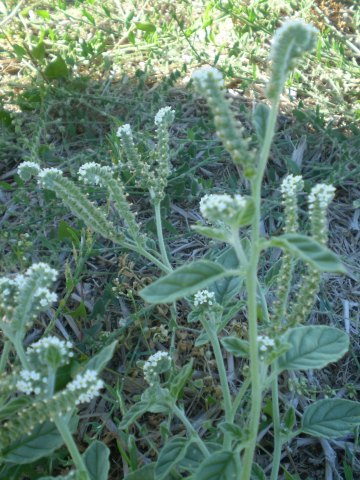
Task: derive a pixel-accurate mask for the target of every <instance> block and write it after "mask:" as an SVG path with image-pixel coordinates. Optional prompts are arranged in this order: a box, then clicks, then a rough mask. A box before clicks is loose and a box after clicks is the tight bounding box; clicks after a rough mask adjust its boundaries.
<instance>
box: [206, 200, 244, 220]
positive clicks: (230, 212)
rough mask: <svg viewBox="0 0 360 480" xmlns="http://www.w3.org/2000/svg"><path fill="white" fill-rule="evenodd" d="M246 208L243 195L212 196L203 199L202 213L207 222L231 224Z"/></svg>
mask: <svg viewBox="0 0 360 480" xmlns="http://www.w3.org/2000/svg"><path fill="white" fill-rule="evenodd" d="M245 206H246V199H245V198H244V197H242V196H241V195H234V196H233V197H232V196H231V195H228V194H222V195H219V194H212V195H205V196H204V197H203V198H202V199H201V201H200V212H201V214H202V216H203V217H204V218H206V219H207V220H210V221H217V220H221V221H223V222H225V223H229V222H230V223H231V222H232V221H234V220H235V218H236V216H237V215H238V214H239V211H241V210H242V209H243V208H244V207H245Z"/></svg>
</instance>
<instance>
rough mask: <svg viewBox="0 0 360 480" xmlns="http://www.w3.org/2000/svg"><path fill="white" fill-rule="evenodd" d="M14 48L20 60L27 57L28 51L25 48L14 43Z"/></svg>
mask: <svg viewBox="0 0 360 480" xmlns="http://www.w3.org/2000/svg"><path fill="white" fill-rule="evenodd" d="M12 48H13V50H14V52H15V53H16V55H17V56H18V57H20V58H22V57H26V55H27V51H26V50H25V48H24V47H22V46H21V45H18V44H16V43H14V44H13V45H12Z"/></svg>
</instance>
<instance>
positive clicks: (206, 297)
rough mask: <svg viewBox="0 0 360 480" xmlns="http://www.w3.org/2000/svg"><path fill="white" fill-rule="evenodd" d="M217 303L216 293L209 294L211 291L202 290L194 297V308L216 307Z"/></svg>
mask: <svg viewBox="0 0 360 480" xmlns="http://www.w3.org/2000/svg"><path fill="white" fill-rule="evenodd" d="M214 302H215V293H214V292H209V290H200V291H199V292H197V293H195V295H194V306H195V307H198V306H199V305H209V306H211V305H214Z"/></svg>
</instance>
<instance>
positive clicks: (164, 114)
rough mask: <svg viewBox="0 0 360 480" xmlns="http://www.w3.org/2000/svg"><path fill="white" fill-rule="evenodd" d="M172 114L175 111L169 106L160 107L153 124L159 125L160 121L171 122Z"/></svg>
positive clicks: (172, 119)
mask: <svg viewBox="0 0 360 480" xmlns="http://www.w3.org/2000/svg"><path fill="white" fill-rule="evenodd" d="M174 115H175V112H174V110H173V109H172V108H171V107H163V108H160V110H159V111H158V112H157V114H156V115H155V118H154V121H155V125H160V124H161V123H166V124H170V123H172V122H173V121H174Z"/></svg>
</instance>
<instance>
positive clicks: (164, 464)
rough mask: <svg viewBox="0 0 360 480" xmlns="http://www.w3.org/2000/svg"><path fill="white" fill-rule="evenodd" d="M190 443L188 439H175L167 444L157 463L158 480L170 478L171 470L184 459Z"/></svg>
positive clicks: (156, 474) (156, 473)
mask: <svg viewBox="0 0 360 480" xmlns="http://www.w3.org/2000/svg"><path fill="white" fill-rule="evenodd" d="M189 443H190V442H189V440H188V439H187V438H184V437H174V438H172V439H171V440H170V441H169V442H167V443H166V444H165V446H164V447H163V448H162V450H161V452H160V454H159V457H158V460H157V462H156V467H155V476H156V480H163V479H166V478H168V474H169V473H170V471H171V469H172V468H173V467H174V466H175V465H176V464H177V463H178V462H179V461H180V460H182V459H183V458H184V456H185V453H186V450H187V448H188V445H189Z"/></svg>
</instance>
